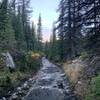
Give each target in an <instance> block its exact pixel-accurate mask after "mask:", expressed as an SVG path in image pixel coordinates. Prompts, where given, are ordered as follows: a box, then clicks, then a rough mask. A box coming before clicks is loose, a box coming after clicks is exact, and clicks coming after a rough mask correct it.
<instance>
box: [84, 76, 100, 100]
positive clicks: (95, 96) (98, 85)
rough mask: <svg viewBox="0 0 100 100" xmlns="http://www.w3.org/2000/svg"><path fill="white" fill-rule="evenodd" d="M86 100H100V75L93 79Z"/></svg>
mask: <svg viewBox="0 0 100 100" xmlns="http://www.w3.org/2000/svg"><path fill="white" fill-rule="evenodd" d="M85 100H100V75H98V76H97V77H94V78H92V81H91V83H90V86H89V93H88V94H87V95H86V97H85Z"/></svg>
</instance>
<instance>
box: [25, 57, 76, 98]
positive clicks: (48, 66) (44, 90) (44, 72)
mask: <svg viewBox="0 0 100 100" xmlns="http://www.w3.org/2000/svg"><path fill="white" fill-rule="evenodd" d="M42 65H43V67H42V68H41V69H40V71H39V72H38V74H37V78H36V80H35V83H34V84H33V86H32V88H31V89H30V91H29V92H28V94H27V95H26V96H25V97H24V98H23V100H76V99H75V96H74V94H73V93H72V92H71V90H70V84H69V82H68V79H67V78H66V75H65V73H64V72H63V71H62V70H61V69H60V68H59V67H58V66H56V65H54V64H52V63H51V62H49V61H48V60H47V59H46V58H45V57H43V58H42Z"/></svg>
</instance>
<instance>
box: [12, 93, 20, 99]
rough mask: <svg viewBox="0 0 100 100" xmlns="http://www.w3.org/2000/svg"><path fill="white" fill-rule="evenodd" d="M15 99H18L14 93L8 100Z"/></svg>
mask: <svg viewBox="0 0 100 100" xmlns="http://www.w3.org/2000/svg"><path fill="white" fill-rule="evenodd" d="M17 98H18V96H17V94H16V93H14V94H13V95H12V97H11V99H10V100H17Z"/></svg>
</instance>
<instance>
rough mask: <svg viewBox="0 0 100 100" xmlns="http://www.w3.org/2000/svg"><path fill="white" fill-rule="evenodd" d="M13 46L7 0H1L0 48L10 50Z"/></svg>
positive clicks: (12, 32)
mask: <svg viewBox="0 0 100 100" xmlns="http://www.w3.org/2000/svg"><path fill="white" fill-rule="evenodd" d="M14 47H15V34H14V31H13V28H12V25H11V20H10V15H9V12H8V0H3V1H2V3H1V6H0V50H1V51H4V50H9V51H11V50H12V49H14Z"/></svg>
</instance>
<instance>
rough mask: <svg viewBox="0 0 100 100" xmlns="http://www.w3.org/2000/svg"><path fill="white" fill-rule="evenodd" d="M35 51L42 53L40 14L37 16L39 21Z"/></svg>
mask: <svg viewBox="0 0 100 100" xmlns="http://www.w3.org/2000/svg"><path fill="white" fill-rule="evenodd" d="M37 43H38V44H37V45H38V47H37V49H38V51H42V49H43V48H42V22H41V14H40V15H39V20H38V29H37Z"/></svg>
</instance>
